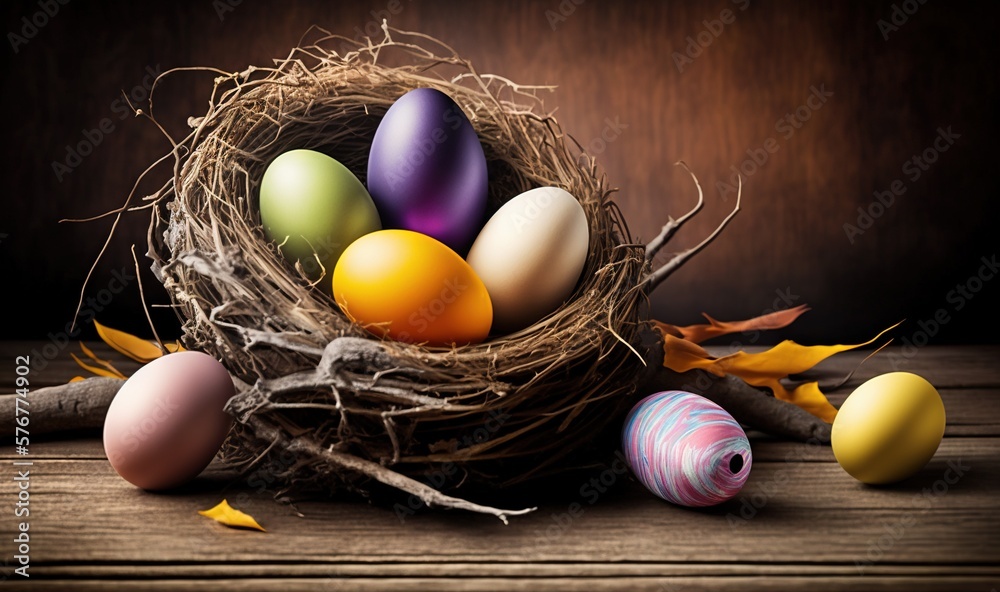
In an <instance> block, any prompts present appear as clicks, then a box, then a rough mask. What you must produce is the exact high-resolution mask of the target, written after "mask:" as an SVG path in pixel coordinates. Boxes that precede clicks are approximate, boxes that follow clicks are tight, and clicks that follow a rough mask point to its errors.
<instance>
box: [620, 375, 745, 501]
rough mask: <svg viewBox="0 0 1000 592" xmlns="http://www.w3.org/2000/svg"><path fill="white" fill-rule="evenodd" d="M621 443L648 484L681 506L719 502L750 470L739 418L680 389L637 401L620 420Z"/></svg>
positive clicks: (728, 496)
mask: <svg viewBox="0 0 1000 592" xmlns="http://www.w3.org/2000/svg"><path fill="white" fill-rule="evenodd" d="M622 448H623V449H624V452H625V458H626V460H627V461H628V463H629V466H630V467H631V468H632V472H633V473H635V476H636V477H637V478H638V479H639V481H640V482H642V484H643V485H645V486H646V488H647V489H649V490H650V491H651V492H653V493H654V494H656V495H657V496H659V497H661V498H663V499H665V500H667V501H668V502H672V503H675V504H678V505H682V506H694V507H700V506H714V505H716V504H720V503H722V502H724V501H726V500H728V499H731V498H732V497H734V496H735V495H736V494H737V493H739V491H740V489H742V488H743V484H744V483H746V480H747V477H749V476H750V465H751V461H752V457H751V454H750V442H749V440H747V436H746V433H745V432H744V431H743V428H741V427H740V424H739V423H737V422H736V420H735V419H733V417H732V416H731V415H729V413H727V412H726V410H725V409H723V408H722V407H719V406H718V405H716V404H715V403H713V402H712V401H709V400H708V399H706V398H704V397H701V396H699V395H695V394H692V393H687V392H684V391H666V392H660V393H655V394H653V395H650V396H648V397H646V398H645V399H643V400H642V401H639V403H637V404H636V406H635V407H633V408H632V411H630V412H629V414H628V417H627V418H626V420H625V427H624V429H623V430H622Z"/></svg>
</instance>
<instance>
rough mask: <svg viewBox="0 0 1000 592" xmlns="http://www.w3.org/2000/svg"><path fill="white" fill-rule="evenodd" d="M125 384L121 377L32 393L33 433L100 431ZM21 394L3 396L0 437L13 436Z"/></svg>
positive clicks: (88, 381)
mask: <svg viewBox="0 0 1000 592" xmlns="http://www.w3.org/2000/svg"><path fill="white" fill-rule="evenodd" d="M123 384H125V381H124V380H122V379H120V378H88V379H86V380H78V381H77V382H70V383H68V384H60V385H58V386H50V387H46V388H40V389H38V390H34V391H31V416H32V417H33V418H34V419H35V420H33V421H32V422H31V434H32V435H41V434H55V433H59V432H71V431H74V430H89V429H97V428H100V427H101V426H103V425H104V417H105V416H106V415H107V414H108V406H110V405H111V401H112V399H114V398H115V394H117V393H118V389H120V388H121V386H122V385H123ZM17 397H18V395H4V396H2V397H0V435H4V436H12V435H14V428H15V427H16V426H17V422H15V421H14V419H15V417H16V414H17V401H16V399H17Z"/></svg>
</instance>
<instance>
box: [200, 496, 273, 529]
mask: <svg viewBox="0 0 1000 592" xmlns="http://www.w3.org/2000/svg"><path fill="white" fill-rule="evenodd" d="M198 513H199V514H201V515H202V516H207V517H209V518H211V519H212V520H215V521H216V522H221V523H222V524H225V525H226V526H231V527H233V528H251V529H255V530H259V531H261V532H267V531H266V530H264V528H263V527H262V526H261V525H260V524H257V521H256V520H254V519H253V516H251V515H249V514H244V513H243V512H240V511H239V510H237V509H236V508H233V507H232V506H230V505H229V502H228V501H226V500H222V502H220V503H219V505H217V506H215V507H214V508H212V509H211V510H200V511H199V512H198Z"/></svg>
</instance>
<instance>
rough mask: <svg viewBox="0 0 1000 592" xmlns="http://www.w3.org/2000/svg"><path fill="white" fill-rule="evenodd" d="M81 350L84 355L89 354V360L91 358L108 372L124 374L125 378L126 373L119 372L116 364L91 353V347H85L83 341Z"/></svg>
mask: <svg viewBox="0 0 1000 592" xmlns="http://www.w3.org/2000/svg"><path fill="white" fill-rule="evenodd" d="M80 349H81V350H83V353H85V354H87V357H88V358H90V359H91V360H94V361H95V362H97V363H98V364H100V365H101V366H103V367H104V368H105V369H107V370H108V371H110V372H113V373H116V374H122V375H123V376H124V373H123V372H122V371H121V370H119V369H118V368H115V366H114V364H112V363H111V362H110V361H108V360H102V359H101V358H98V357H97V355H95V354H94V352H93V351H91V350H90V348H89V347H87V346H86V345H84V343H83V342H82V341H81V342H80Z"/></svg>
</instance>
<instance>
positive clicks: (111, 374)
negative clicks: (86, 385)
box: [69, 353, 127, 379]
mask: <svg viewBox="0 0 1000 592" xmlns="http://www.w3.org/2000/svg"><path fill="white" fill-rule="evenodd" d="M69 355H70V356H71V357H72V358H73V359H74V360H76V363H77V364H79V365H80V367H81V368H83V369H84V370H86V371H87V372H90V373H92V374H96V375H98V376H106V377H108V378H122V379H124V378H127V377H126V376H125V375H124V374H122V373H121V372H118V371H117V370H115V371H111V370H107V369H105V368H101V367H100V366H91V365H90V364H87V363H86V362H84V361H83V360H81V359H80V358H78V357H76V354H74V353H70V354H69Z"/></svg>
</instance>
